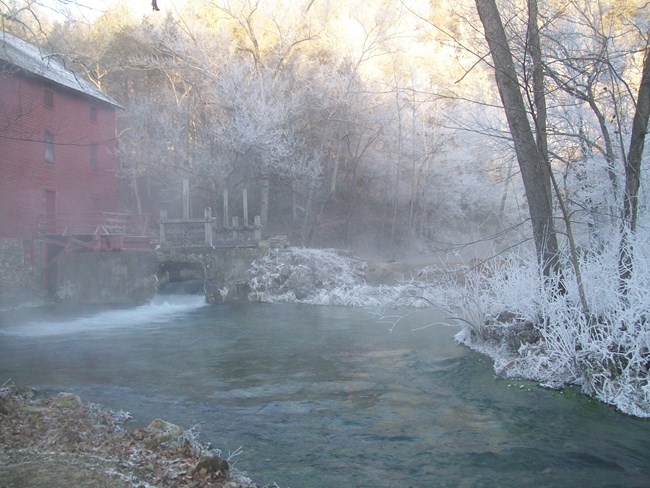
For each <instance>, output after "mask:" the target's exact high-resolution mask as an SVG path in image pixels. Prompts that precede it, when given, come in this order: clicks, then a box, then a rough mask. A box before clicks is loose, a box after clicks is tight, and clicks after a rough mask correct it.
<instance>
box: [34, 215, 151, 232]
mask: <svg viewBox="0 0 650 488" xmlns="http://www.w3.org/2000/svg"><path fill="white" fill-rule="evenodd" d="M38 228H39V233H40V235H42V236H146V235H147V234H148V233H149V216H148V215H136V214H129V213H120V212H66V213H60V212H57V213H56V214H54V215H51V216H46V217H41V218H39V221H38Z"/></svg>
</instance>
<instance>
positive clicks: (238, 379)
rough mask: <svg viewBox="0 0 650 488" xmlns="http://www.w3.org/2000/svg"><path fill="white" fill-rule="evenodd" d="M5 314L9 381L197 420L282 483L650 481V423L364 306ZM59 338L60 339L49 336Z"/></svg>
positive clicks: (174, 302) (246, 463)
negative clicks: (508, 369)
mask: <svg viewBox="0 0 650 488" xmlns="http://www.w3.org/2000/svg"><path fill="white" fill-rule="evenodd" d="M159 300H161V301H159V302H156V303H153V304H150V305H149V306H148V307H150V308H146V307H145V308H136V309H131V310H126V311H125V310H120V311H114V310H113V311H107V310H105V311H95V312H94V313H91V314H81V315H82V316H79V315H74V316H71V315H69V314H68V315H67V316H65V317H61V316H59V317H58V318H56V320H50V321H49V322H48V321H47V320H41V319H42V318H40V319H39V320H36V321H29V320H22V321H21V320H20V318H18V317H15V316H14V317H11V318H10V317H7V315H6V314H5V315H4V316H2V321H1V322H0V324H1V325H0V379H3V380H4V379H6V378H13V379H14V381H16V382H17V383H21V384H30V385H35V386H39V387H46V388H53V389H66V390H71V391H73V392H75V393H78V394H80V395H81V396H82V397H83V398H85V399H86V400H89V401H97V402H101V403H104V404H105V405H107V406H110V407H113V408H124V409H126V410H129V411H131V413H132V414H133V415H134V416H135V417H136V419H137V420H136V422H141V423H146V422H148V421H149V420H151V418H153V417H163V418H166V419H168V420H170V421H173V422H176V423H179V424H181V425H184V426H188V427H189V426H192V425H195V424H200V425H201V430H202V432H203V433H204V435H205V436H206V437H207V438H208V439H210V440H211V441H212V442H213V443H214V444H215V445H216V446H219V447H222V448H225V449H226V450H228V449H230V450H233V451H234V450H235V449H236V448H237V447H239V446H243V449H244V455H243V456H242V457H241V458H240V461H239V466H240V467H241V468H242V469H245V470H246V471H248V473H249V474H250V475H251V476H252V477H254V478H255V479H257V480H259V481H260V482H271V481H276V482H278V484H280V485H281V486H293V487H338V486H356V487H365V486H368V487H370V486H372V487H377V486H427V487H428V486H533V485H534V486H644V485H645V486H647V480H648V479H650V478H649V475H650V467H649V466H650V424H649V423H648V422H644V421H639V420H635V419H632V418H629V417H623V416H621V415H619V414H617V413H615V412H613V411H611V410H609V409H608V408H606V407H604V406H603V405H601V404H599V403H597V402H595V401H592V400H590V399H587V398H585V397H583V396H581V395H579V394H576V393H575V392H573V391H571V390H569V391H567V392H553V391H547V390H543V389H540V388H538V387H537V386H535V385H534V384H531V383H528V382H520V381H511V380H502V379H496V378H494V377H493V374H492V370H491V366H490V364H489V363H488V362H487V361H486V360H485V359H483V358H482V357H481V356H479V355H476V354H474V353H471V352H469V351H467V350H466V349H464V348H461V347H459V346H457V345H455V344H454V342H453V340H452V337H453V334H454V333H455V329H453V328H450V327H442V326H436V327H431V328H427V329H423V330H418V331H416V332H414V331H413V330H412V329H414V328H416V327H417V326H420V325H422V324H423V323H426V322H436V321H438V320H440V319H441V317H431V316H430V315H428V314H430V313H431V312H430V311H429V312H422V314H420V316H419V317H418V316H413V317H410V318H409V321H405V322H404V323H400V324H399V326H398V327H396V328H395V329H394V330H393V332H392V333H389V332H388V327H387V326H386V324H380V323H377V321H376V318H375V317H374V316H373V315H371V314H370V313H369V312H368V311H366V310H361V309H352V308H339V307H312V306H300V305H262V304H250V305H245V306H225V305H220V306H206V305H205V304H204V303H203V302H201V301H200V300H199V301H197V300H196V297H189V296H188V297H185V298H182V299H181V298H178V297H176V298H165V297H163V298H161V299H159ZM55 331H56V333H55Z"/></svg>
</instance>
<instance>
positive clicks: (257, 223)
mask: <svg viewBox="0 0 650 488" xmlns="http://www.w3.org/2000/svg"><path fill="white" fill-rule="evenodd" d="M254 221H255V240H256V241H258V242H259V241H261V240H262V219H261V217H260V216H259V215H256V216H255V220H254Z"/></svg>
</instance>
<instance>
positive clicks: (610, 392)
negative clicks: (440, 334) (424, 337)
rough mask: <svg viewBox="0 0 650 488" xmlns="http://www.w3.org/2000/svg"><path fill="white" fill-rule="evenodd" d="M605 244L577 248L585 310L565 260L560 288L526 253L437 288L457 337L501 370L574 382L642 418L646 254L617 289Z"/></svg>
mask: <svg viewBox="0 0 650 488" xmlns="http://www.w3.org/2000/svg"><path fill="white" fill-rule="evenodd" d="M612 249H613V250H611V249H610V250H604V251H602V252H600V253H593V254H586V255H583V256H582V257H581V263H580V264H581V270H582V274H583V284H584V288H585V295H586V296H587V299H588V302H589V313H588V314H585V313H584V311H583V309H582V307H581V302H580V299H579V294H578V287H577V285H576V279H575V276H572V274H571V267H570V265H568V264H567V263H565V264H566V265H565V266H564V268H563V269H564V270H565V275H564V280H563V284H564V285H565V287H566V293H558V292H557V289H558V288H557V286H556V285H557V283H553V282H549V280H548V279H545V278H544V277H543V276H541V275H540V274H539V273H538V267H537V266H536V265H535V259H534V257H531V256H513V257H510V258H508V259H507V260H498V261H497V260H494V261H492V262H488V263H485V264H484V265H483V266H482V267H481V268H480V269H476V270H472V271H470V272H469V273H468V274H467V275H466V276H465V279H464V280H462V282H459V283H457V284H455V285H453V286H448V287H446V288H445V289H443V290H441V293H444V294H445V295H446V297H447V304H448V306H449V310H452V309H453V310H454V311H456V312H457V313H458V314H460V317H459V318H460V321H461V322H462V324H463V326H464V328H463V330H462V331H461V332H459V334H458V335H457V337H456V339H457V340H458V341H459V342H461V343H463V344H466V345H467V346H469V347H471V348H473V349H475V350H477V351H479V352H481V353H484V354H486V355H488V356H490V357H491V358H492V359H493V360H494V368H495V370H496V372H497V373H498V374H500V375H503V376H507V377H521V378H528V379H532V380H536V381H539V382H541V383H542V384H543V385H544V386H548V387H551V388H559V387H562V386H565V385H579V386H581V387H582V390H583V392H585V393H586V394H588V395H591V396H594V397H596V398H598V399H600V400H601V401H603V402H605V403H607V404H609V405H612V406H614V407H616V408H618V409H619V410H620V411H622V412H624V413H626V414H630V415H634V416H638V417H650V386H649V385H648V368H649V367H650V325H649V323H648V316H647V311H648V310H650V282H649V281H650V276H649V274H648V271H649V270H648V263H650V259H648V257H647V256H643V255H642V254H641V253H637V256H636V261H635V269H634V273H633V276H632V279H631V281H630V283H629V285H630V292H629V294H628V295H627V296H626V297H624V296H621V294H620V293H619V292H618V268H617V259H616V255H615V247H614V246H612Z"/></svg>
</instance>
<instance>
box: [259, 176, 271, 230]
mask: <svg viewBox="0 0 650 488" xmlns="http://www.w3.org/2000/svg"><path fill="white" fill-rule="evenodd" d="M261 186H262V189H261V195H260V223H261V224H262V227H266V223H267V222H268V221H269V193H270V189H271V182H270V180H269V177H268V176H264V177H263V178H262V181H261Z"/></svg>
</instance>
